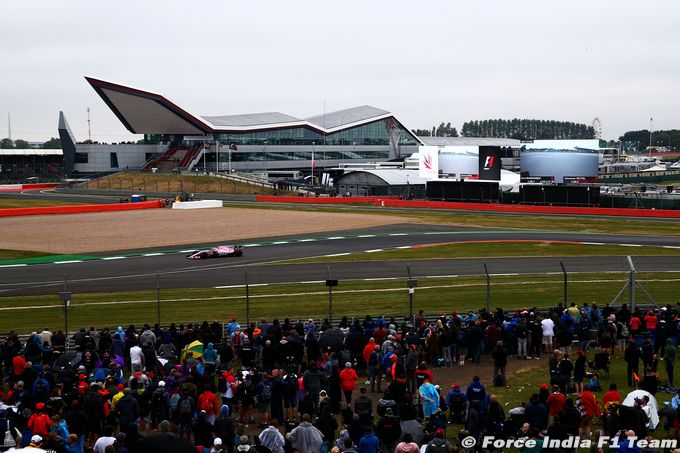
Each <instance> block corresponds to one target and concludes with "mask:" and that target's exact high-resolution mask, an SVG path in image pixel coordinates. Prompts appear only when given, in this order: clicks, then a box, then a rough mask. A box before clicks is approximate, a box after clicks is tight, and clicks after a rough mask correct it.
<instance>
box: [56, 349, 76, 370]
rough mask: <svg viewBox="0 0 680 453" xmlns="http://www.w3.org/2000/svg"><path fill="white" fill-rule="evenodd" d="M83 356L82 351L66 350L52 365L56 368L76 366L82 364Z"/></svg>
mask: <svg viewBox="0 0 680 453" xmlns="http://www.w3.org/2000/svg"><path fill="white" fill-rule="evenodd" d="M82 357H83V354H82V353H80V352H75V351H72V352H65V353H63V354H61V355H60V356H59V357H57V359H56V360H55V361H54V364H52V367H53V368H56V369H64V368H66V367H67V366H71V368H74V367H76V366H78V365H79V364H80V360H81V359H82Z"/></svg>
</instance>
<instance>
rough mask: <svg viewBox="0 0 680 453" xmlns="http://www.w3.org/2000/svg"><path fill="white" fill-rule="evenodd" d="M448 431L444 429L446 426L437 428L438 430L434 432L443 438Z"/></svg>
mask: <svg viewBox="0 0 680 453" xmlns="http://www.w3.org/2000/svg"><path fill="white" fill-rule="evenodd" d="M445 434H446V432H445V431H444V428H437V430H436V431H435V432H434V435H435V436H437V437H440V438H443V437H444V435H445Z"/></svg>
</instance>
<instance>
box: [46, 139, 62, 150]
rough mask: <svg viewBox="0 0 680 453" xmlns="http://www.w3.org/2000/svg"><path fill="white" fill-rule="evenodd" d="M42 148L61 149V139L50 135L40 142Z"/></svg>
mask: <svg viewBox="0 0 680 453" xmlns="http://www.w3.org/2000/svg"><path fill="white" fill-rule="evenodd" d="M42 147H43V149H61V141H60V140H59V139H58V138H54V137H52V138H51V139H49V140H47V141H46V142H45V143H43V144H42Z"/></svg>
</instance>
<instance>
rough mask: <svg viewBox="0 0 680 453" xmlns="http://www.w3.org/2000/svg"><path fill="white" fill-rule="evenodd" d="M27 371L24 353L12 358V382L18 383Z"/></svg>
mask: <svg viewBox="0 0 680 453" xmlns="http://www.w3.org/2000/svg"><path fill="white" fill-rule="evenodd" d="M25 369H26V359H25V358H24V353H23V352H19V353H18V354H17V355H15V356H14V357H13V358H12V378H13V379H12V382H16V381H18V380H19V379H20V378H21V375H22V374H24V370H25Z"/></svg>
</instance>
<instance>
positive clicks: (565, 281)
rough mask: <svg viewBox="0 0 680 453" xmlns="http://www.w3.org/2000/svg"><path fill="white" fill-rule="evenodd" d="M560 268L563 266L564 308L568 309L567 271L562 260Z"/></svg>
mask: <svg viewBox="0 0 680 453" xmlns="http://www.w3.org/2000/svg"><path fill="white" fill-rule="evenodd" d="M560 266H562V274H564V306H565V307H567V306H568V304H567V270H566V269H565V268H564V263H563V262H562V260H560Z"/></svg>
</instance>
